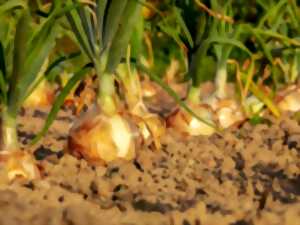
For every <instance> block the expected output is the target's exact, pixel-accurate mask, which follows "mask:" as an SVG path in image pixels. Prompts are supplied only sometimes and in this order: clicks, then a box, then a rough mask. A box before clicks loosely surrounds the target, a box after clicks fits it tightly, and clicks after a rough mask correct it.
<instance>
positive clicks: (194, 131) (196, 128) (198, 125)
mask: <svg viewBox="0 0 300 225" xmlns="http://www.w3.org/2000/svg"><path fill="white" fill-rule="evenodd" d="M190 108H191V109H192V110H193V111H194V113H196V114H197V115H198V116H199V117H200V118H203V119H204V120H206V121H207V122H209V123H211V124H214V122H213V112H212V111H211V110H210V109H209V107H207V106H205V105H197V106H190ZM167 125H168V127H172V128H174V129H176V130H177V131H179V132H181V133H184V134H187V135H191V136H199V135H211V134H213V133H214V132H215V128H214V127H212V126H209V125H207V124H205V123H204V122H201V121H199V120H198V119H197V118H195V117H193V116H192V115H190V114H189V113H188V112H185V111H183V110H181V109H179V110H178V111H176V112H175V113H174V114H172V115H171V116H169V118H168V119H167Z"/></svg>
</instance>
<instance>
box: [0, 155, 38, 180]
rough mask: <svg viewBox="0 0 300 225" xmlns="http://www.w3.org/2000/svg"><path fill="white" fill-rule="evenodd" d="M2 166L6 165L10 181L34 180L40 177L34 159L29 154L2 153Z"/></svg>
mask: <svg viewBox="0 0 300 225" xmlns="http://www.w3.org/2000/svg"><path fill="white" fill-rule="evenodd" d="M0 164H3V165H4V167H5V169H6V171H7V178H8V180H9V181H13V180H15V179H16V178H24V179H26V180H32V179H37V178H39V177H40V172H39V170H38V168H37V166H36V162H35V159H34V157H33V156H32V155H31V154H30V153H27V152H23V151H2V152H1V153H0Z"/></svg>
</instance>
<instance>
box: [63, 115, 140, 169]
mask: <svg viewBox="0 0 300 225" xmlns="http://www.w3.org/2000/svg"><path fill="white" fill-rule="evenodd" d="M112 123H115V125H112ZM118 123H119V125H118ZM120 124H121V126H120ZM114 126H115V127H114ZM116 126H119V128H120V129H119V130H118V128H117V127H116ZM116 132H120V134H118V135H114V133H116ZM120 135H121V136H122V137H123V138H124V137H125V138H126V140H125V145H127V146H126V147H125V152H124V149H123V150H122V149H120V144H119V143H117V141H119V142H122V141H124V140H116V137H118V136H119V137H121V136H120ZM126 136H127V137H126ZM121 144H122V143H121ZM68 147H69V151H70V152H71V153H72V154H74V155H76V156H78V157H83V158H85V159H86V160H87V161H88V162H90V163H94V164H105V163H108V162H110V161H113V160H116V159H117V158H122V159H125V160H132V159H133V158H135V143H134V139H133V136H132V134H131V130H130V127H129V124H128V123H127V121H126V120H125V119H124V118H122V117H121V116H120V115H115V116H114V117H111V118H110V117H107V116H104V115H101V114H100V115H97V116H96V117H94V118H92V119H87V120H85V121H84V122H82V123H81V125H79V126H78V127H76V128H75V129H73V130H72V131H71V134H70V137H69V146H68ZM121 151H123V152H121Z"/></svg>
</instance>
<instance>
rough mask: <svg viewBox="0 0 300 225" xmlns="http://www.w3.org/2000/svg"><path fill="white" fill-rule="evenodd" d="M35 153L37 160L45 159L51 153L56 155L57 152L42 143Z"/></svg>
mask: <svg viewBox="0 0 300 225" xmlns="http://www.w3.org/2000/svg"><path fill="white" fill-rule="evenodd" d="M33 154H34V157H35V159H36V160H43V159H45V158H47V157H48V156H50V155H54V154H55V152H53V151H51V150H50V149H49V148H46V147H44V146H43V145H42V146H40V147H39V148H38V149H37V150H35V152H34V153H33Z"/></svg>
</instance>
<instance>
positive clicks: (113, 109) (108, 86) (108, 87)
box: [97, 73, 117, 116]
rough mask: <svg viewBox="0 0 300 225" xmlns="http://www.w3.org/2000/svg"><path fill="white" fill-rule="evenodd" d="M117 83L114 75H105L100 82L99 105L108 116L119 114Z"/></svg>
mask: <svg viewBox="0 0 300 225" xmlns="http://www.w3.org/2000/svg"><path fill="white" fill-rule="evenodd" d="M115 96H116V94H115V82H114V77H113V75H112V74H108V73H103V74H102V76H100V80H99V91H98V97H97V103H98V105H99V106H100V108H101V110H102V112H103V113H104V114H106V115H107V116H111V115H114V114H116V113H117V103H116V99H115Z"/></svg>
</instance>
